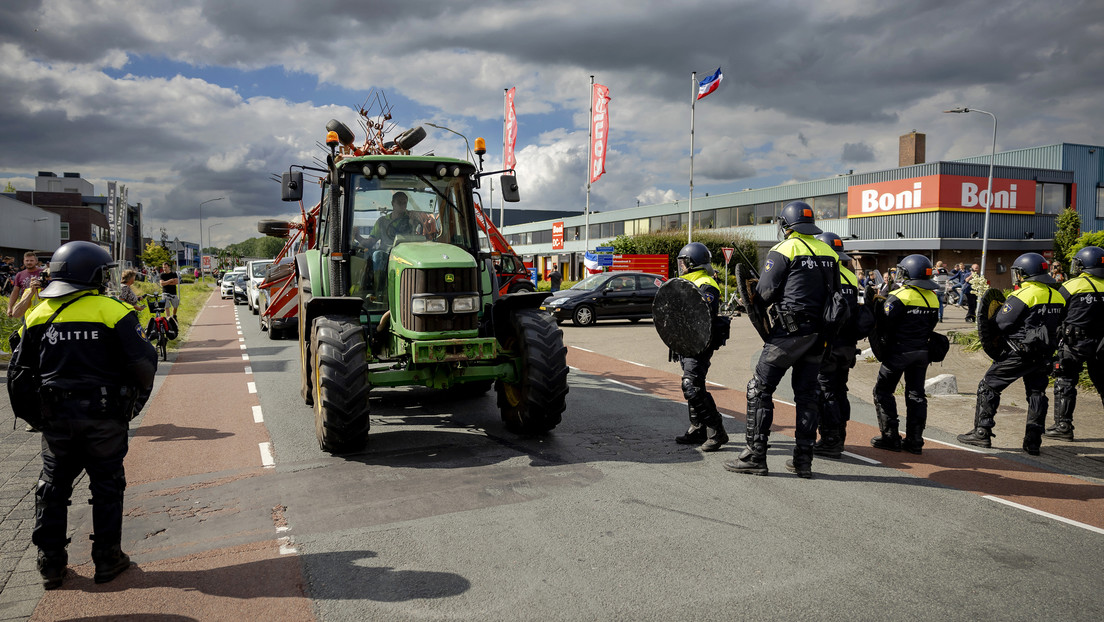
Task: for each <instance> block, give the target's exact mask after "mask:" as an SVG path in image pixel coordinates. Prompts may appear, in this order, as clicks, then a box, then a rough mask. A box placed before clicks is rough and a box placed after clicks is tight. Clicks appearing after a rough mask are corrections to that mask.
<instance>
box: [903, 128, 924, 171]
mask: <svg viewBox="0 0 1104 622" xmlns="http://www.w3.org/2000/svg"><path fill="white" fill-rule="evenodd" d="M926 139H927V136H926V135H924V134H921V133H919V132H917V131H916V130H912V131H911V132H909V133H908V134H905V135H904V136H901V146H900V149H899V150H898V152H897V153H898V155H897V166H912V165H913V164H923V163H924V160H925V158H926V154H925V153H924V143H925V141H926Z"/></svg>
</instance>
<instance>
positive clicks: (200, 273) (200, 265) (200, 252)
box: [198, 197, 226, 281]
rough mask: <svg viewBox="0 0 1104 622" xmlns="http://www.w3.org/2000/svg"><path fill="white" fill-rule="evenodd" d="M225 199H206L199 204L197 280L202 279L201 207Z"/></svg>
mask: <svg viewBox="0 0 1104 622" xmlns="http://www.w3.org/2000/svg"><path fill="white" fill-rule="evenodd" d="M224 198H226V197H218V198H217V199H207V200H206V201H203V202H202V203H200V204H199V257H198V259H199V267H200V271H199V278H200V280H201V281H202V279H203V206H204V205H205V204H207V203H211V202H212V201H221V200H223V199H224Z"/></svg>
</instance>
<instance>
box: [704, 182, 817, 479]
mask: <svg viewBox="0 0 1104 622" xmlns="http://www.w3.org/2000/svg"><path fill="white" fill-rule="evenodd" d="M777 222H778V227H779V232H780V233H781V235H783V236H784V239H783V240H782V241H781V242H779V243H778V244H776V245H774V247H773V248H771V250H770V252H769V253H768V254H767V261H766V263H765V264H764V266H763V273H762V275H761V276H760V278H759V282H758V283H757V284H756V286H755V292H756V295H757V297H758V298H759V299H760V300H761V301H762V302H763V304H764V305H770V306H769V310H768V315H769V316H770V318H771V332H770V335H769V337H768V338H767V339H766V343H764V344H763V351H762V354H761V355H760V356H759V362H758V363H757V364H756V366H755V375H754V376H753V377H752V379H751V381H750V382H748V386H747V448H745V449H744V451H743V452H741V453H740V455H739V457H738V458H736V459H735V460H730V461H728V462H725V463H724V467H725V469H727V470H729V471H733V472H735V473H747V474H751V475H766V474H767V472H768V469H767V439H768V438H769V436H770V427H771V424H772V423H773V422H774V402H773V399H774V390H775V388H776V387H777V386H778V383H779V382H781V380H782V377H783V376H784V375H785V373H786V370H787V369H790V368H792V371H791V383H792V386H793V392H794V402H795V403H796V410H797V431H796V434H795V436H796V445H795V446H794V453H793V459H792V460H789V461H788V462H787V463H786V468H787V469H788V470H790V471H792V472H794V473H796V474H797V475H798V476H799V477H803V478H810V477H812V476H813V471H812V466H813V443H814V442H815V441H816V426H817V412H818V404H817V373H818V369H819V367H820V359H821V356H822V354H823V353H824V346H825V340H824V337H823V335H822V331H823V330H824V328H825V325H824V315H825V307H826V306H827V305H828V303H829V302H830V300H831V298H832V295H833V294H834V293H835V291H836V289H837V283H838V282H839V275H838V270H837V267H838V266H837V263H838V260H837V257H838V256H837V255H836V251H834V250H832V247H830V246H828V245H827V244H825V243H824V242H821V241H820V240H818V239H816V238H814V237H813V236H814V235H817V234H820V233H822V231H821V230H820V228H819V227H817V226H816V224H815V222H814V220H813V209H812V208H811V207H809V204H808V203H805V202H803V201H794V202H792V203H788V204H786V206H785V207H783V208H782V212H781V213H780V214H779V216H778V221H777Z"/></svg>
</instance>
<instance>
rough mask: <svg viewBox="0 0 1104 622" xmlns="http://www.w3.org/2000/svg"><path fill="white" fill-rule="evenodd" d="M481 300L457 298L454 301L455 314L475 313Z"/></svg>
mask: <svg viewBox="0 0 1104 622" xmlns="http://www.w3.org/2000/svg"><path fill="white" fill-rule="evenodd" d="M478 304H479V299H478V298H476V297H475V296H457V297H456V298H453V299H452V312H453V313H471V312H472V311H475V309H476V306H477V305H478Z"/></svg>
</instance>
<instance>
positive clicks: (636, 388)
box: [606, 378, 644, 391]
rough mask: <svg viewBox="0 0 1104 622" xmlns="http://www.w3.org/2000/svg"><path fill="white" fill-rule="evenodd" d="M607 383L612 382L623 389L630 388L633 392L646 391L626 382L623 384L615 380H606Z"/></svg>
mask: <svg viewBox="0 0 1104 622" xmlns="http://www.w3.org/2000/svg"><path fill="white" fill-rule="evenodd" d="M606 382H612V383H613V384H619V385H621V386H623V387H628V388H630V389H632V390H633V391H643V390H644V389H641V388H640V387H634V386H632V385H631V384H625V383H624V382H621V381H620V380H614V379H613V378H606Z"/></svg>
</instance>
